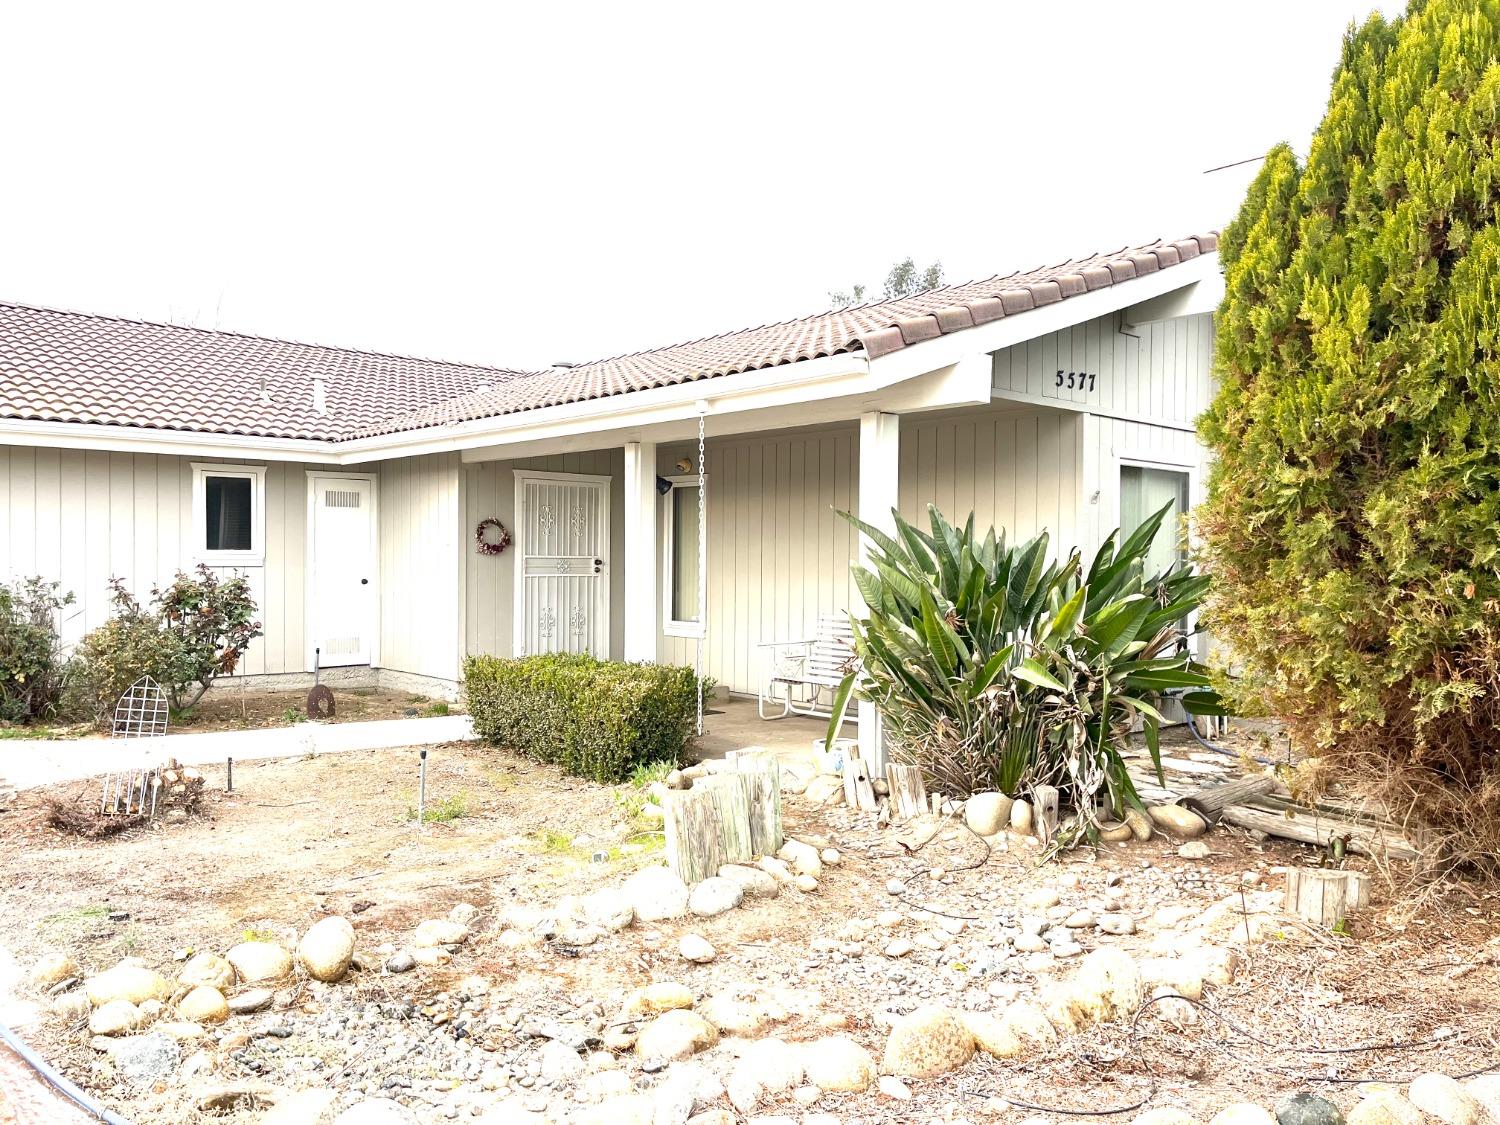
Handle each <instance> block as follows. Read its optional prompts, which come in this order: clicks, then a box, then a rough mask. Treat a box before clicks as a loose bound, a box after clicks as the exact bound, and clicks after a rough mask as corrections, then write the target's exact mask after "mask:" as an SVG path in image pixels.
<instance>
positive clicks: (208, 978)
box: [177, 953, 234, 992]
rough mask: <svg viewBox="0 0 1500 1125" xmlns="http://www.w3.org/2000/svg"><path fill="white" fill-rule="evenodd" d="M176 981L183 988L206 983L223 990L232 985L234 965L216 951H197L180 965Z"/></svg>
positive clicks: (195, 986)
mask: <svg viewBox="0 0 1500 1125" xmlns="http://www.w3.org/2000/svg"><path fill="white" fill-rule="evenodd" d="M177 983H178V984H180V985H182V986H184V987H185V988H197V987H198V986H199V985H200V984H206V985H208V986H209V987H210V988H217V989H218V990H219V991H220V992H223V991H225V990H226V989H230V988H233V987H234V966H233V965H231V964H230V963H229V962H228V961H226V960H225V959H224V958H222V957H220V956H219V955H218V954H217V953H199V954H198V955H197V956H195V957H193V958H191V959H190V960H189V961H188V963H187V964H186V965H184V966H183V967H182V972H180V973H179V974H177Z"/></svg>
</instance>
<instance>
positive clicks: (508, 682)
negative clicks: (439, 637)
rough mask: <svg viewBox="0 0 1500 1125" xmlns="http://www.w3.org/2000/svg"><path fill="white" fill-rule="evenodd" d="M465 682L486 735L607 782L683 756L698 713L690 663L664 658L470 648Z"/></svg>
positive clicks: (478, 725) (471, 706) (473, 712)
mask: <svg viewBox="0 0 1500 1125" xmlns="http://www.w3.org/2000/svg"><path fill="white" fill-rule="evenodd" d="M463 688H464V700H465V703H466V704H467V707H468V711H469V714H470V715H471V716H473V719H474V730H475V732H476V733H477V734H478V735H479V736H480V737H481V738H484V739H486V740H487V741H489V742H492V743H494V744H495V745H497V746H504V747H507V748H509V749H511V750H514V751H516V752H517V753H520V754H524V755H525V756H527V757H528V758H533V759H535V760H536V761H539V762H550V763H552V764H555V765H559V766H561V767H562V768H563V769H565V770H567V771H568V772H569V773H571V774H575V775H576V776H579V777H587V778H592V779H593V780H594V781H599V782H603V783H605V784H616V783H618V782H621V781H624V780H625V779H626V778H628V777H630V776H631V773H632V771H634V770H635V769H636V768H637V767H641V766H648V765H650V764H652V763H655V762H663V761H670V762H674V763H675V762H677V761H679V760H680V758H681V756H682V752H683V750H684V748H685V747H686V746H687V743H688V740H689V739H690V738H691V737H692V735H693V727H694V723H695V721H696V718H697V682H696V680H695V678H694V676H693V670H692V669H691V668H679V667H673V666H671V665H665V664H623V663H619V662H614V661H606V660H597V659H595V658H594V657H592V656H585V655H573V654H568V653H553V654H550V655H544V656H522V657H515V658H509V657H498V656H471V657H469V658H468V659H467V660H465V661H464V682H463Z"/></svg>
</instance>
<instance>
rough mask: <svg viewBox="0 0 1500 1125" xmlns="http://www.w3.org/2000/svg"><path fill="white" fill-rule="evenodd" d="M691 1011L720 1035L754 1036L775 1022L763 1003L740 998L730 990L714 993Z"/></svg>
mask: <svg viewBox="0 0 1500 1125" xmlns="http://www.w3.org/2000/svg"><path fill="white" fill-rule="evenodd" d="M693 1011H695V1012H697V1013H698V1014H699V1015H700V1016H702V1017H703V1018H704V1019H706V1020H707V1021H708V1022H709V1023H711V1024H713V1025H714V1026H715V1027H716V1028H718V1029H719V1033H720V1034H721V1035H743V1036H747V1037H754V1036H757V1035H760V1034H761V1033H762V1032H764V1031H765V1030H766V1028H768V1027H770V1026H771V1025H772V1024H773V1023H775V1022H776V1020H775V1018H774V1017H773V1015H772V1014H771V1012H770V1011H769V1010H768V1009H767V1008H766V1005H765V1004H764V1003H754V1002H752V1001H749V1000H741V999H740V998H739V997H737V996H735V995H734V994H733V993H732V992H720V993H716V994H715V995H713V996H710V997H708V998H707V999H705V1000H704V1001H703V1002H702V1003H700V1004H698V1005H696V1006H695V1007H694V1008H693Z"/></svg>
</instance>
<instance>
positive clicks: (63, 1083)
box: [0, 1023, 130, 1125]
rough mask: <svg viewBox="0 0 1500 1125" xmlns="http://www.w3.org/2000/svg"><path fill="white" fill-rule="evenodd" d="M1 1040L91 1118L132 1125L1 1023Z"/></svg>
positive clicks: (110, 1124) (48, 1083)
mask: <svg viewBox="0 0 1500 1125" xmlns="http://www.w3.org/2000/svg"><path fill="white" fill-rule="evenodd" d="M0 1040H4V1041H5V1044H6V1046H8V1047H9V1048H10V1049H11V1050H13V1051H14V1052H15V1053H16V1054H18V1055H20V1056H21V1060H22V1061H23V1062H25V1063H26V1065H27V1066H29V1067H31V1069H32V1070H34V1071H36V1073H37V1074H39V1075H40V1076H41V1077H42V1078H43V1079H44V1080H45V1081H46V1083H47V1085H49V1086H51V1087H52V1088H53V1089H54V1090H56V1091H57V1092H58V1093H59V1094H61V1095H62V1096H63V1097H65V1098H67V1099H68V1100H69V1101H70V1102H72V1103H73V1104H74V1105H76V1106H78V1108H79V1109H81V1110H83V1111H84V1112H85V1113H87V1114H89V1116H91V1117H97V1118H98V1119H99V1120H100V1121H103V1122H105V1123H106V1125H130V1122H129V1121H127V1120H125V1118H123V1117H121V1116H120V1115H119V1114H117V1113H115V1112H113V1111H111V1110H108V1109H105V1108H104V1107H103V1106H102V1105H100V1104H99V1103H98V1102H96V1101H94V1099H93V1098H91V1097H89V1096H88V1095H87V1094H85V1093H84V1092H83V1091H82V1090H80V1089H79V1088H78V1087H77V1086H75V1085H73V1083H71V1082H69V1081H68V1080H67V1079H66V1078H64V1077H63V1076H62V1075H61V1074H59V1073H58V1072H57V1071H55V1070H53V1069H52V1067H51V1066H49V1065H48V1063H47V1061H46V1060H45V1059H43V1058H42V1057H41V1056H40V1055H38V1054H37V1053H36V1052H35V1051H33V1050H32V1049H31V1048H30V1047H28V1046H27V1045H26V1044H25V1043H23V1042H22V1041H21V1039H20V1038H19V1037H18V1036H17V1035H16V1033H15V1032H13V1031H12V1030H11V1029H10V1028H8V1027H6V1026H5V1025H4V1024H3V1023H0Z"/></svg>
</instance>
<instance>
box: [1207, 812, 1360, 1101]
mask: <svg viewBox="0 0 1500 1125" xmlns="http://www.w3.org/2000/svg"><path fill="white" fill-rule="evenodd" d="M1194 815H1195V816H1196V815H1197V814H1196V813H1195V814H1194ZM1276 1120H1277V1121H1278V1122H1280V1125H1344V1115H1343V1114H1342V1113H1340V1112H1339V1107H1338V1106H1336V1105H1334V1104H1333V1103H1332V1102H1331V1101H1329V1100H1328V1099H1327V1098H1320V1097H1318V1095H1317V1094H1308V1093H1302V1094H1293V1095H1291V1097H1288V1098H1283V1099H1282V1100H1281V1101H1280V1102H1278V1103H1277V1104H1276Z"/></svg>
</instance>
